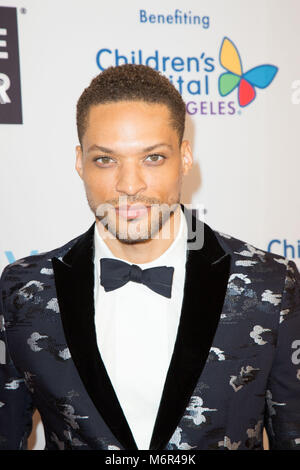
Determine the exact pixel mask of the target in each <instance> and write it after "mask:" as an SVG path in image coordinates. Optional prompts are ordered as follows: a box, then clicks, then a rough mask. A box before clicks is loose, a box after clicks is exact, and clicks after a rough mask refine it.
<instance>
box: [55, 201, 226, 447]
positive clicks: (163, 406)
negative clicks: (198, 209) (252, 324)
mask: <svg viewBox="0 0 300 470" xmlns="http://www.w3.org/2000/svg"><path fill="white" fill-rule="evenodd" d="M181 207H182V209H183V208H184V207H183V206H181ZM184 212H185V213H186V214H188V213H189V214H190V212H189V211H188V210H187V209H186V208H184ZM190 215H191V214H190ZM187 221H188V229H189V239H191V238H192V237H191V229H193V231H195V228H196V230H197V231H198V233H199V232H200V231H201V230H203V229H204V245H203V247H202V248H200V249H198V250H188V251H187V261H186V277H185V285H184V295H183V303H182V311H181V318H180V323H179V327H178V332H177V338H176V342H175V347H174V351H173V355H172V359H171V362H170V366H169V369H168V374H167V377H166V381H165V386H164V390H163V394H162V398H161V402H160V406H159V410H158V414H157V418H156V422H155V426H154V430H153V434H152V439H151V443H150V449H151V450H156V449H157V450H158V449H163V448H164V447H165V446H166V444H167V443H168V441H169V440H170V438H171V436H172V434H173V433H174V431H175V429H176V426H177V424H178V422H179V421H180V419H181V417H182V415H183V413H184V411H185V408H186V406H187V404H188V402H189V399H190V397H191V394H192V393H193V390H194V388H195V387H196V384H197V381H198V380H199V377H200V375H201V372H202V370H203V368H204V366H205V362H206V359H207V356H208V353H209V350H210V347H211V344H212V341H213V338H214V335H215V331H216V328H217V325H218V322H219V318H220V314H221V311H222V306H223V302H224V298H225V293H226V287H227V282H228V276H229V271H230V255H229V254H226V253H225V252H224V250H223V248H222V247H221V245H220V244H219V242H218V240H217V238H216V236H215V234H214V233H213V231H212V230H211V229H210V228H209V227H208V226H207V225H206V224H203V222H201V221H199V220H197V219H196V217H195V216H192V217H188V218H187ZM190 221H192V222H193V227H191V226H190ZM93 235H94V224H93V225H92V226H91V227H90V229H89V230H88V231H87V232H86V233H85V234H83V235H82V236H81V237H80V239H79V240H78V241H77V242H76V243H75V245H74V246H73V247H72V248H71V249H70V251H69V252H68V253H67V254H66V255H65V256H64V258H63V260H59V259H58V258H53V259H52V263H53V269H54V275H55V283H56V289H57V297H58V302H59V306H60V310H61V316H62V321H63V326H64V331H65V335H66V339H67V343H68V346H69V349H70V352H71V356H72V358H73V360H74V363H75V365H76V367H77V370H78V372H79V374H80V377H81V379H82V381H83V383H84V385H85V387H86V390H87V392H88V393H89V395H90V397H91V399H92V400H93V402H94V404H95V406H96V408H97V409H98V411H99V413H100V414H101V416H102V417H103V419H104V421H105V422H106V424H107V425H108V427H109V428H110V430H111V431H112V433H113V434H114V435H115V436H116V438H117V439H118V440H119V442H120V443H121V444H122V446H123V447H124V448H125V449H137V446H136V443H135V441H134V438H133V435H132V433H131V430H130V428H129V426H128V423H127V420H126V418H125V416H124V413H123V411H122V408H121V406H120V403H119V401H118V398H117V396H116V394H115V391H114V389H113V386H112V384H111V381H110V379H109V376H108V374H107V372H106V369H105V366H104V363H103V361H102V358H101V356H100V353H99V350H98V347H97V342H96V331H95V326H94V264H93Z"/></svg>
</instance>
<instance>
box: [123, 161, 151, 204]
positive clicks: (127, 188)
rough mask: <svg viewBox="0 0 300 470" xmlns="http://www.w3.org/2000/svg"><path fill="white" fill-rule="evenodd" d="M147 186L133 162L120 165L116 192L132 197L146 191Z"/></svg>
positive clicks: (140, 171)
mask: <svg viewBox="0 0 300 470" xmlns="http://www.w3.org/2000/svg"><path fill="white" fill-rule="evenodd" d="M146 187H147V185H146V182H145V180H144V178H143V175H142V170H141V169H140V168H138V167H137V165H136V164H135V163H134V162H130V163H127V164H124V165H122V167H121V168H120V169H119V174H118V179H117V184H116V190H117V191H118V192H119V193H122V194H126V195H128V196H134V195H135V194H138V193H139V192H140V191H143V190H144V189H146Z"/></svg>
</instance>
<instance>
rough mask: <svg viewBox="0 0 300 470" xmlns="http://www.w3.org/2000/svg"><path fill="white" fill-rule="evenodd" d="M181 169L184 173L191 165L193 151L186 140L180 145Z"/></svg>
mask: <svg viewBox="0 0 300 470" xmlns="http://www.w3.org/2000/svg"><path fill="white" fill-rule="evenodd" d="M180 152H181V160H182V171H183V174H184V175H186V174H187V173H188V172H189V171H190V169H191V168H192V166H193V153H192V149H191V145H190V143H189V141H188V140H183V141H182V144H181V147H180Z"/></svg>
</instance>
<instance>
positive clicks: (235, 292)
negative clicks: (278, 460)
mask: <svg viewBox="0 0 300 470" xmlns="http://www.w3.org/2000/svg"><path fill="white" fill-rule="evenodd" d="M184 120H185V105H184V102H183V101H182V98H181V96H180V94H179V93H178V92H177V91H176V89H175V88H174V87H173V85H171V84H170V82H169V81H168V80H167V79H166V78H165V77H163V76H162V75H161V74H160V73H158V72H156V71H154V70H153V69H151V68H149V67H146V66H142V65H123V66H120V67H115V68H113V67H112V68H109V69H107V70H106V71H104V72H103V73H101V74H100V75H99V76H97V77H96V78H95V79H94V80H93V81H92V82H91V84H90V86H89V87H88V88H87V89H86V90H85V91H84V92H83V94H82V96H81V97H80V99H79V101H78V105H77V127H78V136H79V141H80V145H78V146H77V148H76V170H77V172H78V173H79V175H80V177H81V178H82V180H83V183H84V186H85V190H86V194H87V199H88V203H89V206H90V208H91V210H92V212H93V214H94V216H95V223H94V224H93V225H92V226H91V227H90V228H89V229H88V230H87V232H86V233H84V234H83V235H80V236H79V237H76V238H75V239H73V240H71V241H70V242H68V243H67V244H65V245H64V246H62V247H59V248H57V249H54V250H53V251H50V252H47V253H43V254H39V255H35V256H29V257H26V258H24V259H21V260H19V261H16V262H15V263H13V264H11V265H9V266H7V267H6V268H5V270H4V272H3V274H2V277H1V313H2V316H1V319H2V323H1V335H2V336H1V343H0V348H1V349H0V351H1V356H0V358H1V360H0V362H1V366H0V368H1V369H0V370H1V395H0V402H1V403H0V405H1V407H0V445H1V448H2V449H24V448H26V440H27V437H28V435H29V433H30V429H31V415H32V412H33V410H34V409H35V408H37V409H38V410H39V412H40V415H41V417H42V421H43V425H44V429H45V439H46V449H61V450H68V449H76V450H77V449H80V450H87V449H100V450H101V449H102V450H118V449H120V450H127V449H131V450H134V449H151V450H162V449H165V450H177V449H181V450H189V449H192V450H210V449H220V450H224V449H238V450H251V449H255V450H256V449H262V448H263V446H262V431H263V428H264V427H266V429H267V432H268V437H269V441H270V448H271V449H300V365H299V364H300V277H299V273H298V271H297V268H296V265H295V263H294V262H292V261H288V260H287V259H285V258H284V257H282V256H278V255H274V254H271V253H267V252H265V251H263V250H259V249H257V248H255V247H253V246H251V245H249V244H247V243H245V242H243V241H240V240H237V239H235V238H233V237H230V236H228V235H225V234H221V233H219V232H217V231H215V230H213V229H212V228H210V227H209V226H208V225H207V224H204V223H203V222H201V221H199V220H198V219H197V218H196V217H195V215H194V213H193V212H192V211H190V210H187V209H186V207H185V206H184V205H182V204H180V191H181V184H182V179H183V177H184V176H185V175H186V174H187V173H188V172H189V170H190V168H191V167H192V152H191V148H190V145H189V143H188V142H187V141H186V140H183V132H184Z"/></svg>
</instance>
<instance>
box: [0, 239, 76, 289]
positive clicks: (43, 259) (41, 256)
mask: <svg viewBox="0 0 300 470" xmlns="http://www.w3.org/2000/svg"><path fill="white" fill-rule="evenodd" d="M83 235H84V234H81V235H79V236H77V237H75V238H73V239H72V240H69V241H68V242H67V243H65V244H64V245H61V246H59V247H57V248H54V249H53V250H50V251H45V252H42V253H38V254H35V255H30V256H25V257H24V258H19V259H17V260H16V261H14V262H13V263H10V264H8V265H7V266H5V268H4V269H3V272H2V275H1V280H2V282H3V280H4V278H8V277H13V278H16V277H19V278H20V279H21V278H22V277H23V276H24V277H27V275H31V276H32V275H33V274H36V273H40V274H52V272H53V270H52V262H51V259H52V258H54V257H57V258H60V259H61V258H62V257H64V256H65V254H66V253H67V252H68V251H69V250H70V249H71V248H72V247H73V246H74V245H75V243H77V242H78V241H79V240H80V239H81V238H82V237H83Z"/></svg>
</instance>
